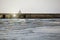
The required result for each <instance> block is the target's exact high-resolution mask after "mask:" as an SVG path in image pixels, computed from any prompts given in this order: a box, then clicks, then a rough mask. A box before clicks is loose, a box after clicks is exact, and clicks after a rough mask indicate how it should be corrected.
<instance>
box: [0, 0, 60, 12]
mask: <svg viewBox="0 0 60 40" xmlns="http://www.w3.org/2000/svg"><path fill="white" fill-rule="evenodd" d="M19 10H21V12H22V13H60V0H0V12H2V13H3V12H4V13H18V11H19Z"/></svg>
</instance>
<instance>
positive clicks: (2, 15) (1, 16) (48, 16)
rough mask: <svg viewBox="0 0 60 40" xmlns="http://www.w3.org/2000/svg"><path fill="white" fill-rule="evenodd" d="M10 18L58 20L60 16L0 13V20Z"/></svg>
mask: <svg viewBox="0 0 60 40" xmlns="http://www.w3.org/2000/svg"><path fill="white" fill-rule="evenodd" d="M3 18H4V19H6V18H7V19H11V18H22V19H23V18H29V19H30V18H60V14H2V13H0V19H3Z"/></svg>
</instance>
